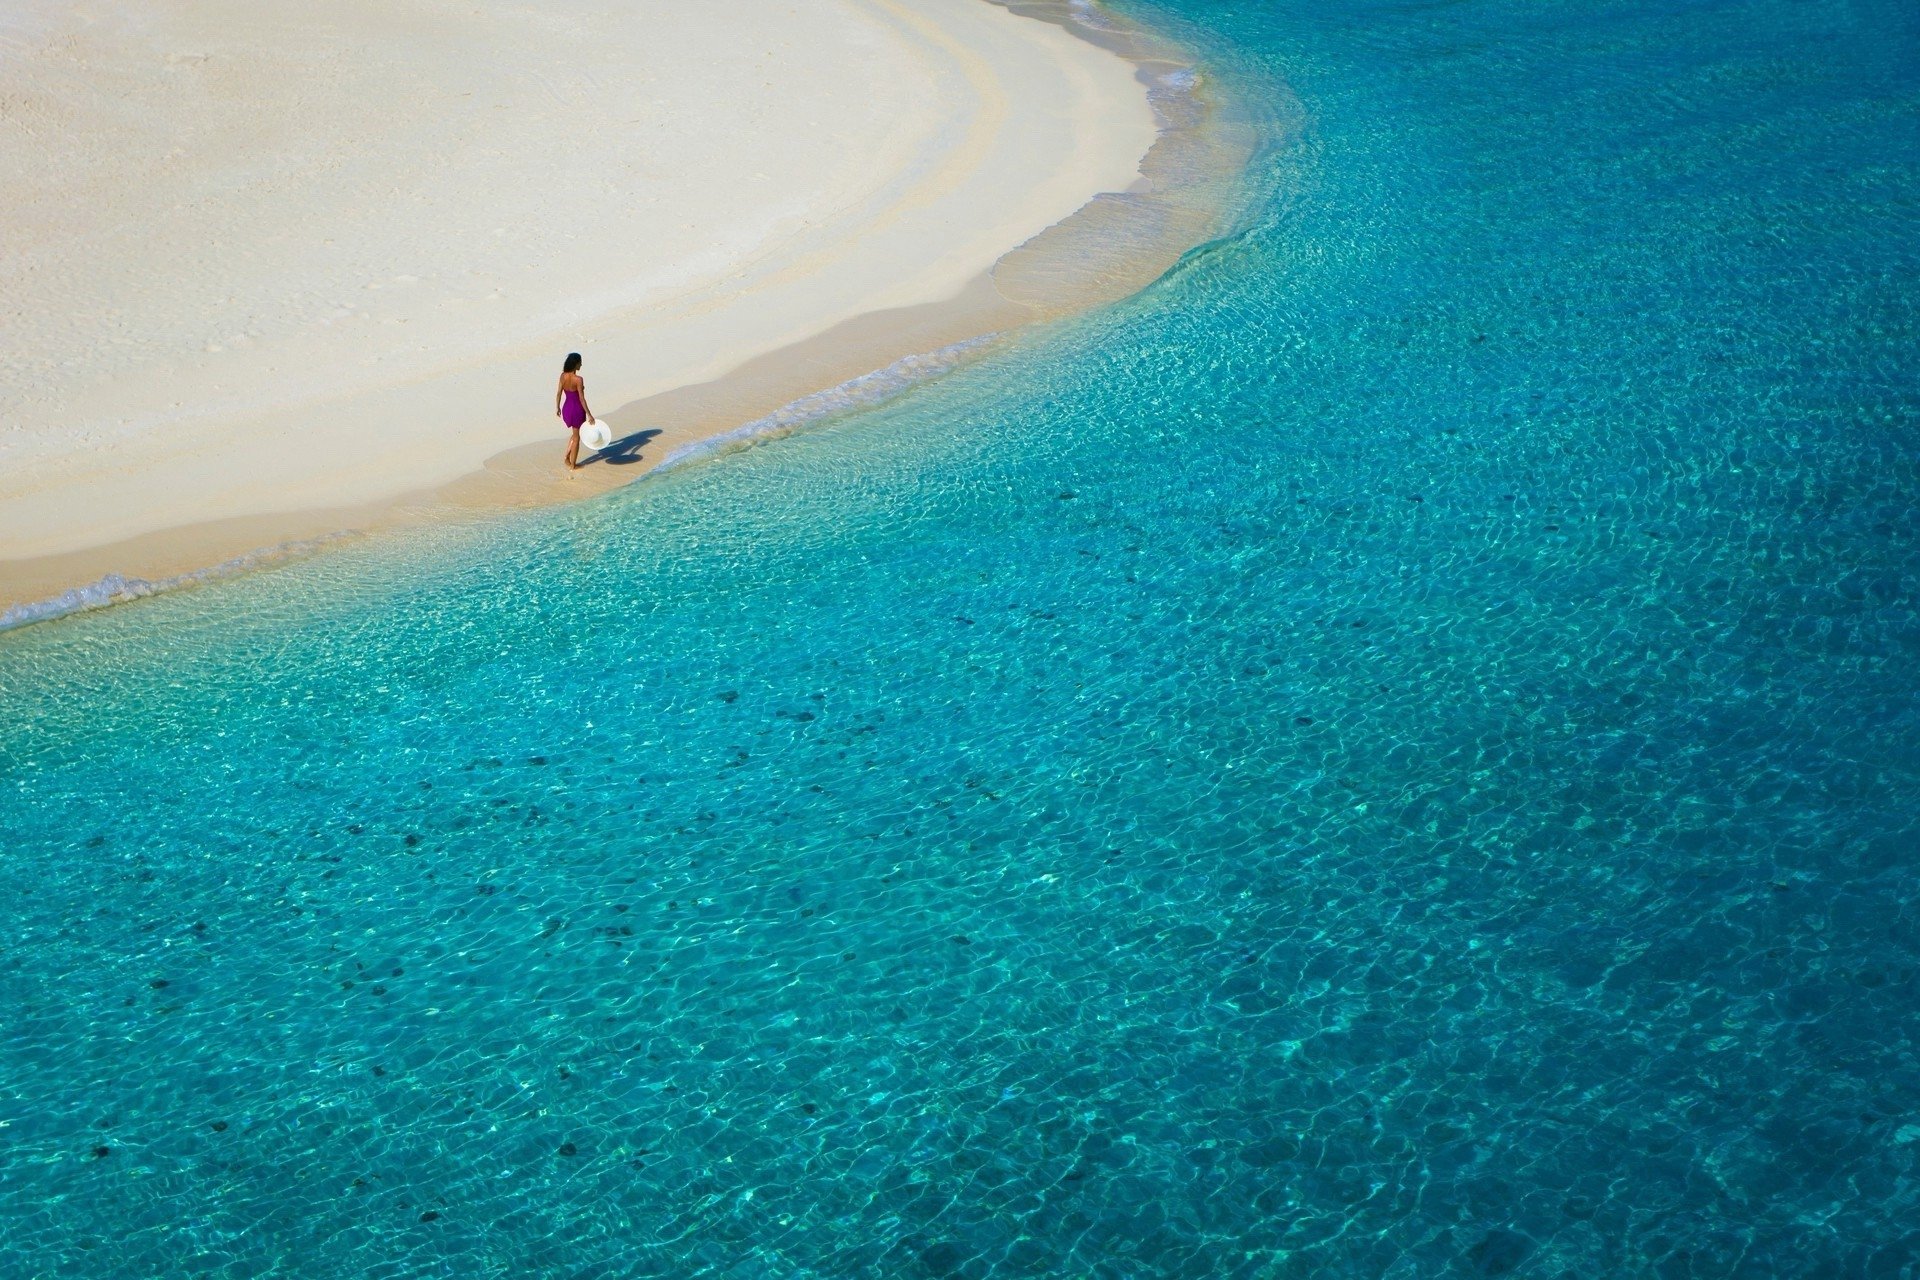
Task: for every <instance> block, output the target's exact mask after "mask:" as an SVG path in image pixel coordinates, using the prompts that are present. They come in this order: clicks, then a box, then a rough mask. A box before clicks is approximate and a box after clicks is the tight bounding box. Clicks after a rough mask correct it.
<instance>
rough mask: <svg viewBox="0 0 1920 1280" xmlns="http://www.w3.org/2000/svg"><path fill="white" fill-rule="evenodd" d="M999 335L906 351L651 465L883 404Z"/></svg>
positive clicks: (696, 456) (693, 457)
mask: <svg viewBox="0 0 1920 1280" xmlns="http://www.w3.org/2000/svg"><path fill="white" fill-rule="evenodd" d="M999 337H1000V335H999V334H998V333H988V334H982V335H981V336H980V337H978V338H968V339H967V340H966V341H965V342H956V343H954V344H953V345H951V346H946V347H941V348H940V349H939V350H937V351H927V352H922V353H920V354H918V355H911V356H903V357H902V358H900V359H898V360H895V361H894V362H893V363H892V364H890V365H888V366H886V367H885V368H884V369H875V370H874V371H873V372H871V373H863V374H861V375H860V376H859V377H857V378H849V379H847V380H846V381H845V382H842V383H840V384H839V385H837V386H832V387H828V388H827V389H826V390H824V391H815V392H814V393H812V394H811V395H805V396H801V397H800V398H799V399H798V400H795V401H792V402H791V403H788V404H785V405H782V406H781V407H780V408H778V409H775V410H774V411H773V412H772V413H770V414H768V415H766V416H765V417H764V418H755V419H754V420H753V421H752V422H746V423H742V424H741V425H740V426H737V427H735V428H734V429H733V430H731V431H724V432H722V433H720V434H719V435H717V436H708V437H706V438H705V439H703V440H693V441H689V442H688V443H686V444H683V445H681V446H680V447H679V448H678V449H675V450H673V451H672V452H671V453H669V454H667V455H666V456H665V457H664V458H662V459H660V463H659V465H658V466H656V467H654V469H653V474H656V475H657V474H659V473H660V472H662V471H665V470H667V469H668V468H670V467H677V466H681V465H684V464H685V463H688V462H692V461H696V460H697V459H700V458H707V457H711V456H713V455H714V454H716V453H723V452H726V451H727V450H730V449H734V448H739V447H741V446H744V445H749V444H755V443H758V442H759V441H762V440H766V439H770V438H772V437H774V436H780V435H785V434H787V433H788V432H791V431H796V430H798V429H799V428H801V427H805V426H811V425H813V424H814V423H818V422H822V421H824V420H825V419H827V418H832V417H837V416H839V415H840V414H843V413H850V412H852V411H853V410H855V409H871V408H873V407H874V406H876V405H879V404H884V403H885V402H886V401H888V400H891V399H893V398H894V397H895V396H898V395H901V394H903V393H905V392H907V391H910V390H912V389H913V388H914V387H915V386H917V385H919V384H920V383H922V382H926V381H928V380H929V379H931V378H936V377H938V376H940V375H941V374H943V373H947V372H949V371H950V370H952V369H954V368H956V367H958V366H959V365H960V364H962V363H964V362H965V361H966V359H967V357H969V356H971V355H973V354H974V353H975V352H977V351H979V350H980V349H981V348H983V347H985V346H987V345H989V344H990V343H992V342H993V341H995V340H996V339H997V338H999Z"/></svg>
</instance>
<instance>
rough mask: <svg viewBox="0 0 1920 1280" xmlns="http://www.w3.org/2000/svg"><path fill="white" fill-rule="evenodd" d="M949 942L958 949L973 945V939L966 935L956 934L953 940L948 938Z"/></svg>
mask: <svg viewBox="0 0 1920 1280" xmlns="http://www.w3.org/2000/svg"><path fill="white" fill-rule="evenodd" d="M947 941H948V942H951V943H952V944H953V945H954V946H956V947H970V946H972V945H973V939H972V938H969V937H968V936H967V935H966V934H964V933H956V934H954V935H953V936H952V937H951V938H948V939H947Z"/></svg>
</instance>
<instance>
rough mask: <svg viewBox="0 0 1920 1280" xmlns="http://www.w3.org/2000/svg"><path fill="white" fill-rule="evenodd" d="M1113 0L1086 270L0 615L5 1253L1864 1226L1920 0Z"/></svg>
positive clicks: (619, 1260) (1893, 728)
mask: <svg viewBox="0 0 1920 1280" xmlns="http://www.w3.org/2000/svg"><path fill="white" fill-rule="evenodd" d="M1118 12H1119V13H1121V14H1122V15H1124V16H1125V17H1127V18H1130V19H1133V20H1136V21H1139V22H1142V23H1144V24H1146V25H1148V26H1151V27H1156V28H1159V29H1162V30H1164V31H1166V32H1168V33H1170V34H1171V35H1173V36H1174V37H1175V38H1177V39H1179V40H1181V41H1183V42H1185V43H1186V44H1188V45H1189V46H1191V47H1192V48H1194V49H1195V50H1196V51H1197V53H1198V56H1199V58H1200V61H1201V65H1202V67H1203V69H1204V71H1205V73H1206V75H1207V76H1208V78H1209V81H1210V82H1211V83H1213V84H1215V85H1217V86H1218V88H1219V89H1220V91H1221V92H1222V93H1223V94H1225V96H1226V97H1228V98H1229V99H1230V100H1232V101H1234V102H1236V103H1238V104H1239V105H1238V108H1237V109H1238V110H1239V111H1241V112H1242V113H1244V115H1245V116H1246V118H1247V119H1248V120H1250V121H1252V122H1253V123H1254V124H1255V125H1256V126H1257V127H1258V128H1259V129H1260V130H1261V131H1262V136H1263V138H1264V139H1265V144H1264V145H1263V147H1262V149H1261V150H1260V153H1259V155H1258V156H1257V158H1256V160H1255V161H1254V163H1253V166H1252V168H1251V170H1250V172H1249V175H1248V178H1247V186H1246V192H1245V196H1244V199H1243V201H1242V209H1241V212H1240V214H1239V215H1238V218H1237V221H1236V223H1235V225H1234V226H1233V227H1232V228H1231V230H1230V231H1229V233H1227V234H1225V235H1223V236H1222V237H1220V238H1219V239H1217V240H1215V241H1213V242H1211V243H1209V244H1207V245H1205V246H1203V247H1201V248H1199V249H1197V250H1195V251H1193V252H1192V253H1190V254H1188V255H1187V256H1186V257H1185V258H1184V259H1183V260H1182V261H1181V262H1180V264H1179V265H1178V266H1177V267H1175V268H1174V269H1173V270H1172V271H1171V272H1170V273H1169V274H1168V275H1167V276H1166V277H1165V278H1164V279H1162V280H1160V281H1159V282H1158V283H1156V284H1155V285H1153V286H1152V287H1151V288H1149V289H1147V290H1146V291H1145V292H1144V293H1142V294H1140V295H1138V296H1137V297H1134V298H1132V299H1130V300H1127V301H1125V302H1122V303H1119V304H1116V305H1113V306H1109V307H1106V308H1103V309H1101V310H1099V311H1096V312H1094V313H1091V314H1089V315H1085V316H1082V317H1079V318H1077V319H1074V320H1071V321H1068V322H1064V323H1060V324H1056V325H1053V326H1050V327H1048V328H1045V329H1042V330H1036V331H1032V332H1030V333H1027V334H1025V335H1023V336H1020V337H1017V338H1015V339H1014V340H1012V341H1011V342H1009V343H1008V344H1006V345H1005V346H1004V347H1003V348H1002V349H999V350H998V351H996V353H995V354H993V355H992V356H991V357H989V358H987V359H984V360H980V361H978V362H976V363H972V364H969V365H967V366H965V367H962V368H960V369H957V370H955V371H954V372H951V373H949V374H947V375H946V376H944V377H941V378H939V379H937V380H934V381H931V382H928V383H925V384H924V385H920V386H917V387H915V388H914V389H912V390H910V391H908V392H907V393H905V394H904V395H901V396H899V397H897V398H894V399H892V400H890V401H888V402H887V403H885V404H881V405H878V406H875V407H870V408H866V409H863V410H861V411H859V412H856V413H851V414H846V415H842V416H839V417H836V418H834V419H832V420H831V421H829V422H827V423H825V424H823V425H821V426H819V427H818V428H816V429H813V430H807V431H801V432H798V433H795V434H791V435H788V436H785V437H784V438H781V439H778V440H775V441H771V442H769V443H765V444H762V445H758V446H755V447H751V448H747V449H744V450H740V451H736V452H733V453H729V454H725V455H723V456H719V457H714V458H710V459H704V460H699V461H695V462H692V463H690V464H688V465H684V466H680V467H677V468H673V469H671V470H668V471H665V472H663V473H660V474H659V475H657V476H655V477H651V478H649V479H647V480H645V481H643V482H642V483H639V484H637V485H634V486H632V487H630V488H628V489H626V490H624V491H621V492H619V493H618V494H616V495H613V496H612V497H610V498H607V499H605V500H599V501H594V502H590V503H586V504H581V505H578V506H574V507H569V508H562V509H553V510H547V511H539V512H533V513H526V514H521V515H516V516H513V517H510V518H506V519H501V520H496V521H491V522H483V523H478V524H474V525H469V526H462V527H454V526H443V527H440V528H435V529H428V530H416V531H413V532H411V533H402V534H393V535H388V536H384V537H381V538H374V539H365V540H360V541H356V542H350V543H347V544H342V545H338V546H334V547H330V548H327V549H325V550H324V551H322V552H321V553H319V554H316V555H314V556H312V557H310V558H306V559H303V560H300V561H298V562H295V563H291V564H287V565H283V566H280V567H277V568H273V569H271V570H268V571H264V572H259V573H253V574H248V575H243V576H240V577H235V578H232V579H228V580H224V581H219V582H214V583H210V584H207V585H203V586H199V587H194V588H191V589H186V590H180V591H175V592H169V593H166V594H162V595H158V596H155V597H152V598H149V599H146V600H141V601H138V602H135V603H132V604H128V605H125V606H121V607H116V608H112V609H107V610H102V611H99V612H94V613H89V614H83V615H78V616H74V617H70V618H66V619H62V620H59V621H55V622H50V623H44V624H40V625H35V626H29V627H24V628H20V629H17V630H14V631H11V632H8V633H6V634H4V635H0V709H3V710H4V716H3V717H0V830H3V831H4V833H5V836H4V844H5V854H4V857H0V1273H4V1274H5V1275H7V1276H10V1277H11V1276H20V1277H37V1276H55V1275H59V1276H70V1275H87V1276H158V1275H166V1276H188V1275H205V1276H222V1277H241V1276H246V1277H255V1276H265V1275H284V1276H297V1277H306V1278H312V1280H324V1278H327V1277H335V1276H340V1277H345V1276H395V1277H399V1276H429V1275H436V1276H439V1275H444V1276H460V1277H482V1276H503V1277H504V1276H515V1277H519V1276H548V1275H551V1276H578V1277H587V1276H662V1277H668V1276H673V1277H678V1276H724V1277H758V1276H782V1277H788V1276H793V1277H798V1276H816V1277H916V1276H943V1277H945V1276H950V1277H987V1276H1029V1275H1031V1276H1091V1277H1115V1278H1119V1277H1158V1276H1169V1277H1250V1278H1251V1277H1294V1276H1299V1277H1307V1276H1312V1277H1348V1276H1351V1277H1394V1278H1398V1280H1406V1278H1412V1277H1426V1276H1498V1275H1514V1276H1540V1277H1561V1276H1565V1277H1573V1276H1580V1277H1593V1276H1634V1277H1640V1276H1657V1277H1722V1276H1754V1277H1761V1276H1806V1277H1813V1276H1836V1277H1838V1276H1850V1277H1851V1276H1858V1277H1878V1276H1889V1277H1893V1276H1913V1275H1915V1274H1920V1017H1917V1014H1920V918H1917V917H1916V914H1915V912H1916V908H1915V905H1914V898H1913V885H1914V882H1915V881H1914V867H1915V862H1916V851H1917V849H1920V608H1917V601H1916V592H1917V590H1920V559H1917V557H1916V549H1917V537H1920V514H1917V512H1920V506H1917V505H1916V499H1920V454H1917V453H1916V448H1915V445H1916V435H1917V434H1920V377H1916V362H1915V352H1916V351H1920V288H1917V287H1916V284H1917V282H1920V10H1917V9H1915V8H1914V7H1913V6H1912V5H1910V4H1902V3H1897V2H1895V0H1852V2H1848V3H1841V2H1840V0H1694V2H1685V3H1683V2H1678V0H1664V2H1660V3H1654V2H1652V0H1600V2H1599V3H1580V4H1576V3H1572V2H1571V0H1525V2H1522V0H1459V2H1457V3H1452V4H1433V3H1413V2H1410V0H1396V2H1393V3H1387V2H1384V0H1378V2H1376V0H1324V2H1323V3H1318V4H1304V3H1299V2H1298V0H1268V2H1267V3H1263V4H1248V3H1234V2H1229V0H1140V2H1133V0H1129V3H1126V4H1125V5H1123V6H1119V7H1118Z"/></svg>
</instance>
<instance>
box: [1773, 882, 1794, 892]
mask: <svg viewBox="0 0 1920 1280" xmlns="http://www.w3.org/2000/svg"><path fill="white" fill-rule="evenodd" d="M1791 888H1793V886H1792V885H1790V884H1788V883H1787V882H1786V881H1785V880H1775V881H1774V882H1773V891H1774V892H1775V893H1785V892H1786V891H1787V890H1789V889H1791Z"/></svg>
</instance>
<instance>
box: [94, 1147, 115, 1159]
mask: <svg viewBox="0 0 1920 1280" xmlns="http://www.w3.org/2000/svg"><path fill="white" fill-rule="evenodd" d="M112 1154H113V1148H112V1147H95V1148H94V1149H93V1158H94V1159H95V1160H104V1159H106V1158H107V1157H108V1156H110V1155H112Z"/></svg>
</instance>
